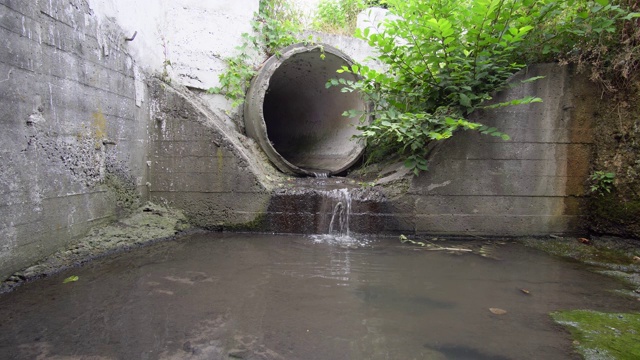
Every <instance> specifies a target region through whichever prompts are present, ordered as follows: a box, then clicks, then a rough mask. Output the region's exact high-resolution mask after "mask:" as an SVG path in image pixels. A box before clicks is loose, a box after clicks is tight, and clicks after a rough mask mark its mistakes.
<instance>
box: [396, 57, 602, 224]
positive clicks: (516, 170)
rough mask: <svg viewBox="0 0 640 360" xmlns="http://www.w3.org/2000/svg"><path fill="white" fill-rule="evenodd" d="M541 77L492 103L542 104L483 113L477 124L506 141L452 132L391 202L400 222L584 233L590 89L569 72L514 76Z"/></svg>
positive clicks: (540, 68) (548, 69) (543, 68)
mask: <svg viewBox="0 0 640 360" xmlns="http://www.w3.org/2000/svg"><path fill="white" fill-rule="evenodd" d="M539 75H542V76H545V78H544V79H542V80H538V81H536V82H534V83H530V84H523V85H521V86H520V87H516V88H514V89H511V90H508V91H505V92H503V93H501V94H499V95H498V96H496V99H495V100H496V101H504V100H510V99H516V98H521V97H524V96H527V95H532V96H538V97H540V98H542V99H543V101H544V102H543V103H534V104H529V105H521V106H517V107H506V108H502V109H499V110H490V111H489V110H487V111H483V112H481V113H478V114H476V119H477V121H479V122H481V123H484V124H486V125H489V126H495V127H497V128H498V129H500V130H501V131H503V132H505V133H507V134H509V135H510V136H511V140H510V141H502V140H501V139H499V138H496V137H491V136H486V135H481V134H479V133H476V132H466V133H460V134H457V135H456V136H455V137H453V138H452V139H451V140H449V141H447V142H445V143H443V144H442V145H441V146H440V147H439V148H437V150H436V151H435V154H434V156H433V157H432V158H431V159H430V164H429V171H427V172H425V173H423V174H422V175H421V176H419V177H418V178H415V179H414V180H413V181H412V182H411V186H410V188H409V191H408V193H407V194H406V195H405V196H403V197H401V198H399V199H397V200H395V201H394V202H393V205H394V211H395V212H396V219H397V220H398V224H397V225H396V226H394V227H392V228H391V229H390V230H393V231H394V232H408V233H417V234H455V235H479V236H481V235H489V236H500V235H505V236H506V235H508V236H514V235H515V236H518V235H547V234H550V233H551V234H552V233H578V232H580V231H582V221H583V220H584V218H583V216H582V215H583V214H584V212H583V209H582V203H583V200H582V196H583V195H584V191H585V181H586V179H587V177H588V172H589V161H590V156H591V144H592V141H593V139H592V136H593V135H592V132H591V121H592V118H593V109H594V108H593V106H594V104H596V103H597V101H599V100H598V98H597V97H596V96H595V94H594V91H593V85H592V84H590V83H589V82H588V81H586V79H584V77H579V76H574V75H573V74H572V73H571V71H570V70H569V69H568V68H567V67H560V66H558V65H555V64H545V65H536V66H533V67H531V68H529V69H528V71H523V72H522V73H520V74H519V75H518V76H516V77H515V78H514V79H513V82H514V83H518V82H519V81H520V80H521V79H523V78H527V77H532V76H539Z"/></svg>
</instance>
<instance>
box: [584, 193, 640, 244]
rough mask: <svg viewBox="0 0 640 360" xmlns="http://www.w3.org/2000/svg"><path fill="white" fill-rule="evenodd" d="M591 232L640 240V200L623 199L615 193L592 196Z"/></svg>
mask: <svg viewBox="0 0 640 360" xmlns="http://www.w3.org/2000/svg"><path fill="white" fill-rule="evenodd" d="M589 204H590V206H589V208H590V213H591V217H592V219H593V223H592V226H591V227H592V231H595V232H598V233H613V234H616V235H620V236H629V237H634V238H640V199H628V200H627V199H625V198H624V197H622V196H621V195H620V194H618V192H617V191H615V192H613V193H608V194H604V195H594V196H592V198H591V200H590V202H589Z"/></svg>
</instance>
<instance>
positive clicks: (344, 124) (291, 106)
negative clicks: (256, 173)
mask: <svg viewBox="0 0 640 360" xmlns="http://www.w3.org/2000/svg"><path fill="white" fill-rule="evenodd" d="M323 54H324V59H323V56H322V55H323ZM351 64H352V61H351V59H349V57H348V56H347V55H345V54H344V53H342V52H341V51H339V50H337V49H335V48H333V47H331V46H328V45H317V44H316V45H310V46H306V45H303V44H296V45H292V46H289V47H287V48H285V49H284V50H283V51H282V54H281V56H280V57H275V56H272V57H271V58H269V60H267V61H266V62H265V63H264V65H263V66H262V68H261V69H260V70H259V71H258V74H257V75H256V76H255V78H254V79H253V81H252V82H251V85H250V87H249V90H248V92H247V97H246V101H245V108H244V121H245V128H246V130H247V134H248V135H249V136H250V137H252V138H253V139H254V140H256V141H257V142H258V143H259V144H260V146H261V147H262V150H264V152H265V153H266V154H267V156H268V157H269V160H271V162H273V163H274V164H275V165H276V166H277V167H278V168H279V169H280V170H281V171H283V172H285V173H288V174H293V175H308V176H312V175H316V174H318V173H324V174H327V175H331V174H338V173H341V172H343V171H345V170H347V169H348V168H349V167H351V166H352V165H353V164H354V163H355V162H356V161H357V160H358V158H359V157H360V156H361V155H362V151H363V149H364V146H363V144H362V143H361V142H360V141H355V140H353V139H352V138H351V137H352V136H353V135H354V134H356V133H357V132H358V130H356V128H355V125H357V123H358V121H359V120H358V119H357V118H352V119H350V118H347V117H344V116H342V113H343V112H344V111H345V110H349V109H358V110H364V109H365V107H366V104H365V102H364V101H363V100H362V99H361V98H360V96H359V95H358V94H356V93H342V92H340V88H339V87H331V88H329V89H327V88H326V87H325V84H326V82H327V80H329V79H331V78H338V77H344V78H346V79H350V80H354V79H355V77H354V76H353V75H351V74H337V73H336V70H337V69H339V68H341V67H342V66H343V65H351Z"/></svg>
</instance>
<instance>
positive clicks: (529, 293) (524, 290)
mask: <svg viewBox="0 0 640 360" xmlns="http://www.w3.org/2000/svg"><path fill="white" fill-rule="evenodd" d="M520 291H522V292H523V293H524V294H527V295H531V291H529V290H527V289H520Z"/></svg>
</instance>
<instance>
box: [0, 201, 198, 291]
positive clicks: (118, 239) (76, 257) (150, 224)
mask: <svg viewBox="0 0 640 360" xmlns="http://www.w3.org/2000/svg"><path fill="white" fill-rule="evenodd" d="M190 228H191V225H190V224H189V223H188V222H187V221H186V218H185V216H184V215H183V214H182V212H180V211H178V210H174V209H170V208H166V207H163V206H159V205H156V204H153V203H147V204H145V205H144V206H142V207H140V208H138V209H137V210H135V211H134V212H133V213H132V214H131V215H130V216H129V217H127V218H124V219H122V220H119V221H116V222H114V223H112V224H110V225H107V226H104V227H100V228H96V229H94V230H92V231H91V232H90V233H89V234H88V235H87V236H85V237H84V238H82V239H80V240H79V241H78V242H77V243H76V244H75V245H73V246H72V247H71V248H68V249H62V250H60V251H58V252H56V253H54V254H53V255H51V256H49V257H47V258H45V259H43V260H42V261H40V262H39V263H37V264H34V265H33V266H30V267H28V268H26V269H23V270H21V271H18V272H16V273H14V274H13V275H12V276H11V277H9V279H7V280H5V281H4V282H2V283H0V293H2V292H7V291H11V290H12V289H13V288H15V287H17V286H19V285H20V284H22V283H24V282H25V281H30V280H34V279H37V278H41V277H45V276H48V275H51V274H55V273H57V272H60V271H62V270H64V269H68V268H71V267H74V266H79V265H82V264H84V263H86V262H89V261H91V260H93V259H97V258H101V257H104V256H106V255H109V254H113V253H117V252H122V251H126V250H129V249H132V248H136V247H140V246H143V245H146V244H151V243H154V242H157V241H160V240H162V239H167V238H171V237H173V236H175V235H176V234H179V233H181V232H184V231H186V230H188V229H190Z"/></svg>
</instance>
